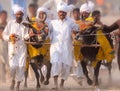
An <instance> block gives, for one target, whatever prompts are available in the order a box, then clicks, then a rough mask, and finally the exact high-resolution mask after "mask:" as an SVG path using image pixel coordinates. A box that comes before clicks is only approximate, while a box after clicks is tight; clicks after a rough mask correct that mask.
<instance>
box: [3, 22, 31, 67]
mask: <svg viewBox="0 0 120 91" xmlns="http://www.w3.org/2000/svg"><path fill="white" fill-rule="evenodd" d="M11 34H15V35H17V37H18V38H19V40H18V41H16V43H15V44H13V43H12V42H11V41H10V40H9V36H10V35H11ZM28 38H29V34H28V30H27V28H25V26H24V25H22V23H20V24H19V23H17V22H16V20H12V21H10V22H8V24H7V26H6V27H5V30H4V31H3V39H4V40H6V41H8V56H9V64H10V66H25V64H26V63H25V61H26V53H27V50H26V44H25V43H24V39H28Z"/></svg>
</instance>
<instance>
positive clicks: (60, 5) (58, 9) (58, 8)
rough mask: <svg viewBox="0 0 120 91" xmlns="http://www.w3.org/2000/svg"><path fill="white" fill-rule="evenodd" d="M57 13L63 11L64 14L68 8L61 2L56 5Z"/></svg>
mask: <svg viewBox="0 0 120 91" xmlns="http://www.w3.org/2000/svg"><path fill="white" fill-rule="evenodd" d="M59 11H64V12H66V13H67V12H68V6H67V4H66V3H65V2H63V1H61V2H59V3H58V5H57V12H59Z"/></svg>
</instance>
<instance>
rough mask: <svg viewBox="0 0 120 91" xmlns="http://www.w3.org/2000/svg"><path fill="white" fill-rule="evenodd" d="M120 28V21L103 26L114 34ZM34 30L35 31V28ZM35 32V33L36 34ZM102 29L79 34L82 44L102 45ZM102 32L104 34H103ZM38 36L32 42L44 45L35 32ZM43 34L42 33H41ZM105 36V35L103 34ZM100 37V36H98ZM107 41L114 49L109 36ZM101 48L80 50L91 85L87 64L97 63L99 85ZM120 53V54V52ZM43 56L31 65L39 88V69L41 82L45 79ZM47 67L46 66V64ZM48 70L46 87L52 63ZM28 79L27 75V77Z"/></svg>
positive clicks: (43, 36)
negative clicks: (100, 41)
mask: <svg viewBox="0 0 120 91" xmlns="http://www.w3.org/2000/svg"><path fill="white" fill-rule="evenodd" d="M29 27H30V28H33V27H32V26H31V25H29ZM118 28H120V20H118V21H117V22H115V23H113V24H112V25H111V26H106V25H104V26H103V31H105V32H112V31H113V30H115V29H118ZM44 29H45V28H43V31H42V32H43V33H42V34H43V35H41V37H42V41H43V40H45V37H46V35H47V34H46V33H45V31H44ZM33 30H34V31H35V29H34V28H33ZM34 31H33V32H34ZM99 31H100V29H99V28H98V27H95V26H93V27H90V28H89V29H86V30H84V31H82V32H80V33H79V37H82V38H80V39H82V44H86V45H94V44H95V45H100V43H99V42H98V40H97V32H99ZM103 31H102V32H103ZM34 33H35V34H36V36H34V37H32V38H31V39H30V41H32V42H37V43H39V44H41V43H42V41H41V40H39V36H38V34H37V32H34ZM40 34H41V33H40ZM102 35H104V34H102ZM98 36H99V35H98ZM77 37H78V36H77ZM106 37H107V39H108V40H109V42H110V44H111V46H112V47H113V45H112V40H111V39H110V37H109V36H106ZM33 46H34V47H36V48H39V47H42V45H37V46H36V45H33ZM100 47H101V45H100V46H83V47H82V48H81V50H80V52H81V54H82V56H83V57H82V60H81V65H82V68H83V73H84V74H85V76H86V78H87V82H88V84H89V85H92V84H93V81H92V80H91V79H90V77H89V75H88V70H87V64H88V61H90V63H92V62H95V61H97V62H96V65H95V66H94V78H95V79H94V81H95V82H94V84H95V85H98V84H99V83H98V76H99V69H100V65H101V64H102V63H101V61H102V60H100V59H97V60H96V56H97V54H98V52H99V50H100ZM118 53H119V50H118ZM43 58H44V57H43V55H39V56H36V57H34V59H35V60H36V63H34V64H33V63H31V66H32V68H33V70H34V72H35V76H36V79H37V88H39V87H40V82H39V76H40V75H39V72H38V69H39V71H40V73H41V81H43V79H44V76H43V75H42V72H41V69H40V68H41V67H42V66H41V65H43V64H44V61H43ZM119 59H120V58H119V56H118V64H119V68H120V61H119ZM111 62H112V60H111V61H110V62H109V63H108V64H109V69H111ZM45 65H46V64H45ZM46 66H47V70H48V73H47V80H46V81H45V83H44V84H45V85H47V84H49V78H50V69H51V64H50V62H48V63H47V65H46ZM25 77H26V78H27V74H26V76H25ZM26 85H27V84H26V80H25V86H26Z"/></svg>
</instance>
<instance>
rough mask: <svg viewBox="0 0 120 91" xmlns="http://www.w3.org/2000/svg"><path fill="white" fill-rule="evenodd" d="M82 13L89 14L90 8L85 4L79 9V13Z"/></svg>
mask: <svg viewBox="0 0 120 91" xmlns="http://www.w3.org/2000/svg"><path fill="white" fill-rule="evenodd" d="M84 11H85V12H88V13H90V8H89V6H88V4H87V3H84V4H82V5H81V7H80V12H84Z"/></svg>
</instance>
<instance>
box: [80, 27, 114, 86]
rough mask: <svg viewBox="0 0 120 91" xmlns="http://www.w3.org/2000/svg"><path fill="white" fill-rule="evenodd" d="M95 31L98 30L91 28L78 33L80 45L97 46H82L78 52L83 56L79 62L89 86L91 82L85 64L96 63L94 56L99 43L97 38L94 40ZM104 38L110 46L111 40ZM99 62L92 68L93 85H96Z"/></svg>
mask: <svg viewBox="0 0 120 91" xmlns="http://www.w3.org/2000/svg"><path fill="white" fill-rule="evenodd" d="M97 30H98V28H96V27H91V28H89V29H87V30H84V31H81V32H80V37H81V39H82V44H85V45H98V46H83V47H82V48H81V50H80V52H81V53H82V56H83V59H82V60H81V65H82V68H83V73H84V74H85V76H86V78H87V83H88V84H89V85H92V84H93V81H92V80H91V79H90V77H89V75H88V70H87V64H88V63H89V61H90V63H92V61H96V55H97V53H98V50H99V48H100V46H99V43H98V42H97V38H96V37H97V36H96V32H97ZM106 37H107V39H108V40H109V41H110V44H111V45H112V40H111V39H110V37H109V36H106ZM101 61H102V60H100V61H98V63H97V64H96V66H95V67H94V81H95V83H94V84H95V85H98V76H99V69H100V65H101Z"/></svg>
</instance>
